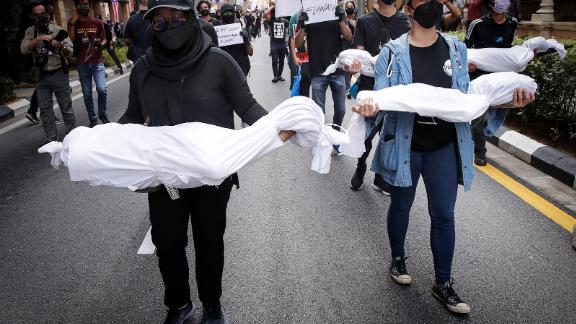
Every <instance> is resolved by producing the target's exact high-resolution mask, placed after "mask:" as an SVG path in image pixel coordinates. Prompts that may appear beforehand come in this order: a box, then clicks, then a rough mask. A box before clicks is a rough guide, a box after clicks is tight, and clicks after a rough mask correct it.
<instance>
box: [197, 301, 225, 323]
mask: <svg viewBox="0 0 576 324" xmlns="http://www.w3.org/2000/svg"><path fill="white" fill-rule="evenodd" d="M203 308H204V312H203V314H202V321H201V323H205V324H228V316H226V314H224V310H223V309H222V306H221V305H216V306H209V305H207V304H203Z"/></svg>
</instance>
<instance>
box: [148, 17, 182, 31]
mask: <svg viewBox="0 0 576 324" xmlns="http://www.w3.org/2000/svg"><path fill="white" fill-rule="evenodd" d="M185 23H186V17H185V16H184V15H182V14H173V15H172V16H170V17H163V16H160V15H158V16H154V18H152V28H154V30H156V31H164V30H166V29H168V26H170V27H171V28H176V27H180V26H182V25H184V24H185Z"/></svg>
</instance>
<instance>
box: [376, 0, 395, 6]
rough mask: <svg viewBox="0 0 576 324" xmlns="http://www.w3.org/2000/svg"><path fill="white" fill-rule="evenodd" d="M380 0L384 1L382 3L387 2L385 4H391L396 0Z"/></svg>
mask: <svg viewBox="0 0 576 324" xmlns="http://www.w3.org/2000/svg"><path fill="white" fill-rule="evenodd" d="M380 1H382V2H384V4H387V5H391V4H394V2H396V0H380Z"/></svg>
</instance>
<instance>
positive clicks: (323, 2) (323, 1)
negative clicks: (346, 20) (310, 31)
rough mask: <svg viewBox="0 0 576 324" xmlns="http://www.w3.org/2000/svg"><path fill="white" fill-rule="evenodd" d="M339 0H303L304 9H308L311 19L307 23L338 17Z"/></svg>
mask: <svg viewBox="0 0 576 324" xmlns="http://www.w3.org/2000/svg"><path fill="white" fill-rule="evenodd" d="M336 6H338V1H337V0H302V10H304V11H306V13H307V14H308V18H309V20H308V21H307V22H306V24H315V23H319V22H324V21H332V20H336V19H338V17H336V14H335V11H336Z"/></svg>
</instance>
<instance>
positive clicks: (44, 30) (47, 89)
mask: <svg viewBox="0 0 576 324" xmlns="http://www.w3.org/2000/svg"><path fill="white" fill-rule="evenodd" d="M30 16H31V18H32V20H33V21H34V26H31V27H29V28H28V29H26V32H25V35H24V39H22V42H21V44H20V51H21V52H22V54H24V55H32V57H33V60H34V65H35V66H36V67H37V69H38V70H39V71H40V78H39V82H38V85H37V87H36V93H37V99H38V106H39V108H40V119H41V120H42V126H43V127H44V133H45V134H46V142H51V141H57V140H58V135H57V129H56V122H55V120H54V110H53V109H52V94H54V95H55V96H56V100H57V101H58V105H59V106H60V110H61V111H62V117H63V119H64V125H65V128H66V134H67V133H69V132H70V131H71V130H72V129H73V128H74V125H75V118H74V111H73V110H72V98H71V97H70V82H69V79H68V69H67V67H68V66H67V62H66V58H67V57H69V56H70V55H71V54H72V41H71V40H70V38H69V37H68V33H67V32H66V31H65V30H63V29H62V28H60V27H59V26H57V25H55V24H53V23H51V22H50V18H49V17H48V14H47V12H46V8H45V7H44V5H42V4H41V3H35V4H32V6H31V8H30Z"/></svg>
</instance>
